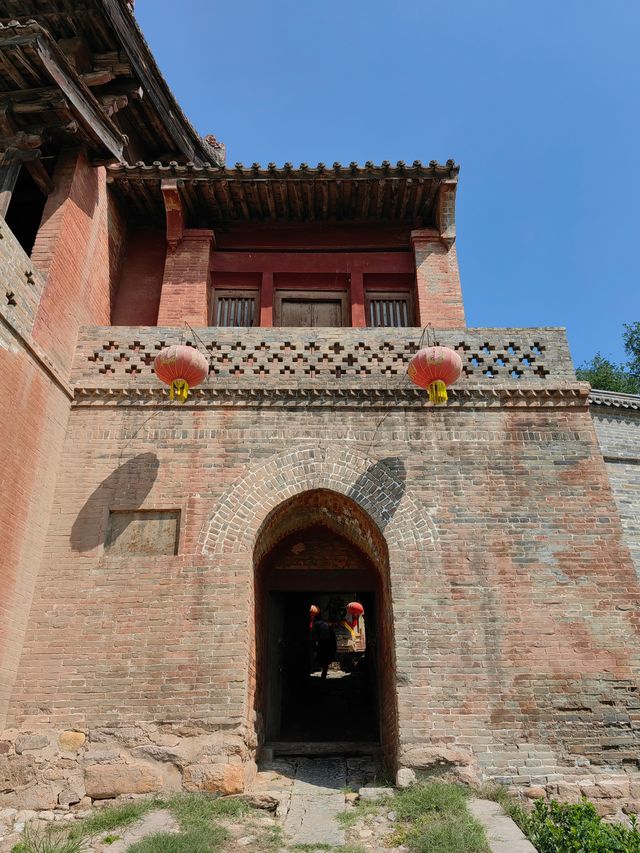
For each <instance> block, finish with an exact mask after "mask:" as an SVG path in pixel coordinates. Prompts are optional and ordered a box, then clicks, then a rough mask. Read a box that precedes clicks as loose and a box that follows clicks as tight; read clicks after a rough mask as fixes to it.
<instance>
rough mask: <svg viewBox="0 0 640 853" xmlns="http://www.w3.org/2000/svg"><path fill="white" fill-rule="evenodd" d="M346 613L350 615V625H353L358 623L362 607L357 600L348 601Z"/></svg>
mask: <svg viewBox="0 0 640 853" xmlns="http://www.w3.org/2000/svg"><path fill="white" fill-rule="evenodd" d="M347 613H348V614H349V616H350V617H351V619H350V620H349V621H350V623H351V627H352V628H353V627H355V626H356V625H357V624H358V619H359V618H360V617H361V616H362V615H363V614H364V607H363V606H362V605H361V604H360V602H359V601H350V602H349V603H348V604H347Z"/></svg>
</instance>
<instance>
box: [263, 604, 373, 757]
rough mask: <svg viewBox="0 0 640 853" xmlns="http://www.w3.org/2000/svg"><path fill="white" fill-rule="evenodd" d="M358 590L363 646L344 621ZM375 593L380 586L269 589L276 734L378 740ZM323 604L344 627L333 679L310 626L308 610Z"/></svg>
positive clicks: (297, 738)
mask: <svg viewBox="0 0 640 853" xmlns="http://www.w3.org/2000/svg"><path fill="white" fill-rule="evenodd" d="M354 597H357V598H358V599H359V600H360V601H361V602H362V604H363V606H364V610H365V616H364V617H362V620H361V621H363V622H364V624H366V641H365V644H364V646H365V647H364V650H363V651H362V652H352V651H351V650H350V648H349V647H348V645H349V644H348V643H345V642H344V641H343V636H344V634H345V630H344V629H343V628H342V627H341V624H340V623H341V621H342V620H341V617H342V616H343V615H344V603H345V602H346V601H349V600H351V599H352V598H354ZM374 598H375V595H374V593H363V594H357V596H356V595H354V594H353V592H352V591H347V590H344V591H336V590H333V591H331V592H328V593H327V592H325V593H316V592H313V593H305V592H271V593H270V596H269V608H270V611H271V613H270V616H271V618H270V634H271V636H270V638H269V650H270V658H271V659H270V660H269V664H268V671H269V674H270V679H269V680H270V681H271V685H272V690H271V691H270V707H269V709H268V722H269V726H268V728H269V730H270V733H269V734H270V736H269V740H276V741H279V740H284V741H302V742H318V741H331V742H363V741H372V742H376V743H377V742H378V741H379V737H380V734H379V724H378V690H377V661H376V657H375V650H376V630H375V618H374V614H375V604H374ZM318 603H319V606H320V608H321V611H322V616H323V617H324V618H325V619H326V620H327V622H328V623H329V624H330V625H331V626H332V628H333V630H334V631H335V632H336V633H337V634H338V638H337V643H336V645H337V649H336V656H335V660H334V661H333V662H332V663H331V664H330V665H329V670H328V673H327V677H326V679H323V678H322V676H321V667H320V663H319V662H318V661H317V659H316V658H317V655H316V654H315V643H314V642H313V634H312V632H311V631H310V620H309V610H310V607H311V605H312V604H315V605H316V606H318ZM369 614H371V616H370V617H369V618H368V619H367V617H368V616H369ZM338 620H340V621H338Z"/></svg>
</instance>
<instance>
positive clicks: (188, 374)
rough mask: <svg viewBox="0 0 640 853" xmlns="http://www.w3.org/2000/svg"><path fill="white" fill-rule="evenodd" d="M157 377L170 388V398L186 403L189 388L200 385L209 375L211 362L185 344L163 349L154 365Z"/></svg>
mask: <svg viewBox="0 0 640 853" xmlns="http://www.w3.org/2000/svg"><path fill="white" fill-rule="evenodd" d="M153 367H154V369H155V372H156V376H157V377H158V379H160V380H161V382H164V383H165V385H168V386H169V396H170V398H171V399H172V400H173V399H175V397H177V398H178V400H179V401H180V403H186V401H187V397H188V396H189V388H193V387H195V386H196V385H199V384H200V383H201V382H202V381H203V380H204V379H206V378H207V376H208V374H209V362H208V361H207V359H206V358H205V357H204V356H203V354H202V353H201V352H200V351H199V350H197V349H195V347H188V346H185V345H184V344H175V345H174V346H170V347H165V348H164V349H161V350H160V352H159V353H158V355H157V356H156V359H155V361H154V363H153Z"/></svg>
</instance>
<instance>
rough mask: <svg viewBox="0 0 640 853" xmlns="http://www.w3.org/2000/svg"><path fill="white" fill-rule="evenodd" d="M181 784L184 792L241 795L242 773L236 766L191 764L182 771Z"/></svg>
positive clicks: (240, 768)
mask: <svg viewBox="0 0 640 853" xmlns="http://www.w3.org/2000/svg"><path fill="white" fill-rule="evenodd" d="M183 784H184V788H185V790H186V791H210V792H214V793H219V794H241V793H242V791H243V790H244V772H243V769H242V765H237V764H191V765H190V766H189V767H186V768H185V770H184V774H183Z"/></svg>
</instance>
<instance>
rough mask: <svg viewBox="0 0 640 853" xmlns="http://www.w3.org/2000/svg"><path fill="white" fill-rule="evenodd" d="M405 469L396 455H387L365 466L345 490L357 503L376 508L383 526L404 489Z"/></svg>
mask: <svg viewBox="0 0 640 853" xmlns="http://www.w3.org/2000/svg"><path fill="white" fill-rule="evenodd" d="M406 479H407V471H406V469H405V467H404V462H403V461H402V459H400V458H399V457H398V456H387V457H386V458H385V459H381V460H380V461H379V462H376V463H375V465H371V466H370V467H369V468H367V470H366V472H365V473H364V474H362V475H361V476H360V477H358V479H357V480H356V481H355V483H354V484H353V486H351V488H350V489H349V491H348V492H347V494H348V496H349V497H350V498H353V499H354V500H355V501H357V502H358V503H360V504H362V503H363V501H364V503H365V505H366V504H369V506H373V507H375V508H376V515H377V517H378V518H379V519H380V521H381V527H382V529H383V530H384V528H385V527H386V526H387V524H388V523H389V522H390V521H391V519H392V518H393V516H394V515H395V512H396V510H397V509H398V506H399V504H400V501H401V500H402V498H403V497H404V493H405V491H406Z"/></svg>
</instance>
